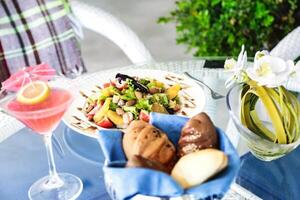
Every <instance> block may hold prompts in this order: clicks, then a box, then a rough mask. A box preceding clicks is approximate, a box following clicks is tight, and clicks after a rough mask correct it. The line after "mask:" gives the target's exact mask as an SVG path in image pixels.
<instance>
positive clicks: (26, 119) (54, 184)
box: [0, 77, 83, 200]
mask: <svg viewBox="0 0 300 200" xmlns="http://www.w3.org/2000/svg"><path fill="white" fill-rule="evenodd" d="M47 84H48V86H49V87H50V95H49V97H48V98H47V99H46V100H45V101H43V102H41V103H38V104H34V105H28V104H22V103H19V102H18V101H17V99H16V94H17V92H11V91H5V90H2V91H1V94H0V97H1V96H2V98H1V99H0V106H1V108H2V109H3V110H4V111H5V112H6V113H7V114H9V115H11V116H13V117H15V118H17V119H18V120H19V121H21V122H22V123H24V124H25V125H26V126H27V127H28V128H31V129H32V130H33V131H34V132H36V133H38V134H40V135H41V136H42V137H43V141H44V144H45V147H46V152H47V157H48V165H49V175H48V176H45V177H43V178H41V179H39V180H38V181H36V182H35V183H34V184H33V185H32V186H31V187H30V189H29V191H28V197H29V199H34V200H38V199H60V200H66V199H68V200H69V199H76V198H77V197H78V196H79V195H80V193H81V191H82V188H83V185H82V181H81V180H80V179H79V178H78V177H76V176H74V175H72V174H69V173H57V172H56V167H55V163H54V157H53V152H52V140H51V138H52V132H53V131H54V129H55V128H56V127H57V126H58V124H59V122H60V120H61V118H62V116H63V114H64V113H65V111H66V110H67V108H68V106H69V105H70V104H71V102H72V100H73V94H72V93H71V91H72V89H70V88H69V89H68V88H67V86H68V87H69V85H70V82H69V81H66V79H65V78H62V77H56V78H55V79H53V80H51V81H48V82H47Z"/></svg>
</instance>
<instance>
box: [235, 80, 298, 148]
mask: <svg viewBox="0 0 300 200" xmlns="http://www.w3.org/2000/svg"><path fill="white" fill-rule="evenodd" d="M259 100H260V101H261V103H262V104H263V106H264V108H265V110H266V112H267V114H268V116H269V118H270V120H271V122H272V127H273V129H274V130H270V129H269V128H270V127H269V126H268V127H267V126H266V123H264V122H263V121H262V120H261V119H260V118H259V115H258V113H257V109H256V104H257V102H258V101H259ZM240 115H241V121H242V124H243V125H244V126H246V127H247V128H248V129H250V130H251V131H253V132H254V133H256V134H258V135H260V136H262V137H264V138H265V139H267V140H270V141H272V142H274V143H279V144H289V143H293V142H295V141H296V140H298V138H299V130H300V127H299V119H300V104H299V101H298V99H297V97H296V96H295V95H294V94H293V93H292V92H290V91H287V90H286V89H285V88H284V87H282V86H279V87H274V88H268V87H266V86H260V85H258V84H257V82H255V81H252V80H249V81H247V82H246V83H244V85H243V90H242V93H241V111H240Z"/></svg>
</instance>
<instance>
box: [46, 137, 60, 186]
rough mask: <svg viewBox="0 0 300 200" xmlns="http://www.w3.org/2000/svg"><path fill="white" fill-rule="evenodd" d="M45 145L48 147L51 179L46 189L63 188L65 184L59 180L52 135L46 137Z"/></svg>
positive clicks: (47, 182)
mask: <svg viewBox="0 0 300 200" xmlns="http://www.w3.org/2000/svg"><path fill="white" fill-rule="evenodd" d="M44 143H45V146H46V151H47V157H48V165H49V179H48V180H47V181H46V182H45V187H47V188H49V189H51V188H58V187H61V186H62V185H63V184H64V183H63V181H62V180H61V179H60V178H59V176H58V174H57V172H56V167H55V163H54V157H53V150H52V133H48V134H45V135H44Z"/></svg>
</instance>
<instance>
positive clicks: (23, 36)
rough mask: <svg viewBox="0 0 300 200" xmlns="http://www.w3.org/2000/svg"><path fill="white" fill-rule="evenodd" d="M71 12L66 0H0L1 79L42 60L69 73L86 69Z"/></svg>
mask: <svg viewBox="0 0 300 200" xmlns="http://www.w3.org/2000/svg"><path fill="white" fill-rule="evenodd" d="M69 14H71V13H70V9H69V8H68V2H67V0H0V82H2V81H4V80H5V79H6V78H8V77H9V75H10V74H12V73H14V72H15V71H17V70H19V69H20V68H23V67H26V66H30V65H36V64H40V63H43V62H44V63H48V64H49V65H50V66H52V67H54V68H55V69H56V70H57V71H58V72H59V73H61V74H64V75H67V76H76V75H79V74H81V73H82V72H84V71H85V67H84V65H83V62H82V59H81V54H80V49H79V44H78V41H77V39H76V35H75V32H74V30H73V28H72V23H71V21H70V19H69V17H68V15H69Z"/></svg>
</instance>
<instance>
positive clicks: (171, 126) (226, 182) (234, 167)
mask: <svg viewBox="0 0 300 200" xmlns="http://www.w3.org/2000/svg"><path fill="white" fill-rule="evenodd" d="M187 120H188V118H184V117H179V116H175V115H165V114H159V113H151V115H150V123H151V124H152V125H154V126H155V127H157V128H159V129H161V130H162V131H164V132H165V133H166V134H167V135H168V137H169V139H170V140H171V141H172V142H173V143H174V144H177V142H178V140H179V137H180V132H181V129H182V127H183V126H184V124H185V123H186V122H187ZM216 130H217V133H218V136H219V142H220V149H221V150H222V151H224V152H225V153H226V154H227V156H228V158H229V164H228V166H227V168H226V169H225V170H224V171H222V172H221V173H220V174H218V175H217V176H216V177H214V178H213V179H212V180H210V181H208V182H206V183H203V184H201V185H199V186H195V187H192V188H189V189H185V190H184V189H183V188H182V187H181V186H180V185H179V184H178V183H176V182H175V180H173V178H172V177H171V176H169V175H168V174H165V173H163V172H159V171H155V170H151V169H145V168H124V166H125V164H126V157H125V154H124V151H123V148H122V135H123V133H122V132H121V131H118V130H100V131H99V143H100V145H101V148H102V151H103V154H104V157H105V159H106V162H105V165H104V167H103V171H104V174H105V182H106V186H107V190H108V192H109V193H110V195H111V196H112V197H113V198H114V199H130V198H131V197H133V196H135V195H137V194H143V195H149V196H158V197H176V196H181V195H184V194H192V195H194V196H195V197H196V198H197V199H202V198H208V197H218V198H221V197H222V196H223V195H224V194H225V193H226V191H227V190H228V189H229V187H230V184H231V183H232V181H233V180H234V178H235V176H236V174H237V172H238V169H239V162H240V161H239V156H238V154H237V152H236V150H235V149H234V147H233V145H232V144H231V143H230V140H229V139H228V138H227V136H226V134H225V133H224V132H223V131H222V130H221V129H219V128H216Z"/></svg>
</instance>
